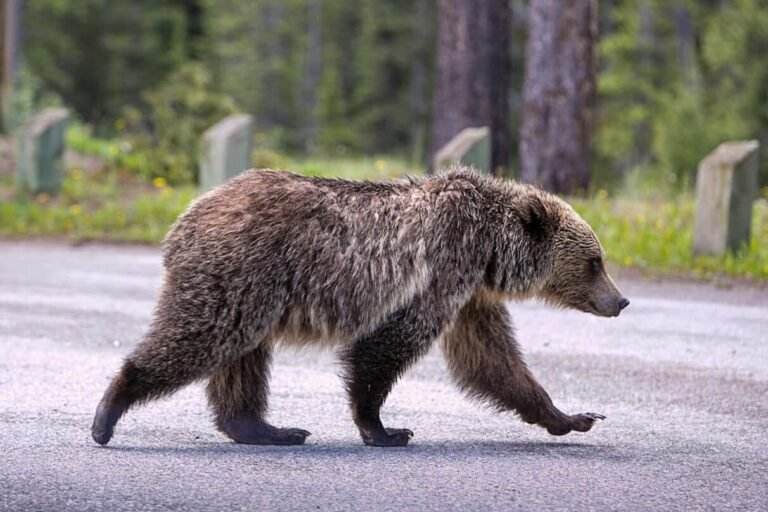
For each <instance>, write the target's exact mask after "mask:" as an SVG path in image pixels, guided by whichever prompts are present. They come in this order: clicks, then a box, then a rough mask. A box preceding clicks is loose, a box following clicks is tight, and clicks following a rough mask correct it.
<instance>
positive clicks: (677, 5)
mask: <svg viewBox="0 0 768 512" xmlns="http://www.w3.org/2000/svg"><path fill="white" fill-rule="evenodd" d="M499 3H502V4H505V5H502V6H501V7H500V9H502V10H503V11H505V13H506V17H505V18H504V19H503V22H504V23H506V24H507V25H508V27H507V28H508V30H506V31H503V32H506V34H507V36H508V37H506V41H504V40H501V43H502V44H505V46H506V49H507V51H506V58H507V65H508V73H507V75H508V76H506V77H503V79H502V80H501V81H502V82H504V83H502V85H503V89H502V92H501V95H502V96H503V100H504V103H506V107H507V108H505V109H503V115H505V116H506V117H507V122H508V123H509V126H510V128H509V129H508V133H507V134H506V135H507V137H506V139H505V140H506V145H508V149H507V151H508V153H509V155H508V157H507V158H506V159H505V160H506V161H505V165H504V167H505V171H506V172H507V173H508V174H509V175H512V176H515V175H517V174H518V169H519V162H520V124H521V117H522V115H521V114H522V111H523V109H524V98H523V84H524V78H525V70H526V63H525V61H526V42H527V41H528V39H529V12H528V11H529V9H531V8H532V5H529V2H526V1H523V0H509V1H507V0H503V1H502V2H499V1H495V2H494V1H483V2H478V3H474V2H461V1H456V0H454V1H452V2H451V1H443V0H440V1H437V0H408V1H405V0H388V1H386V2H381V1H377V0H357V1H335V0H334V1H331V0H216V1H214V0H162V1H158V0H152V1H150V0H110V1H109V2H104V1H102V0H35V1H34V2H25V3H24V4H23V9H22V24H23V30H22V31H21V32H22V34H21V44H20V66H19V67H20V72H19V73H18V76H17V78H16V80H17V81H18V82H19V83H18V87H19V88H20V89H21V91H22V94H19V95H18V97H17V100H16V101H17V103H25V104H20V105H17V108H16V122H23V120H24V116H25V114H26V113H28V112H30V111H32V110H34V109H36V108H39V106H40V105H42V104H50V103H56V102H59V103H61V104H64V105H67V106H69V107H70V108H72V109H73V110H74V112H75V113H76V115H77V117H78V118H79V119H80V120H81V121H82V122H83V123H85V124H86V125H88V126H92V127H93V131H94V133H95V134H97V135H98V136H100V137H115V136H118V135H121V132H128V133H127V134H128V135H130V136H131V137H133V138H135V139H137V140H140V141H141V140H144V141H146V142H147V143H150V142H151V143H152V144H153V145H154V146H156V147H158V146H161V147H165V148H169V149H173V148H176V147H179V149H182V150H185V149H188V146H189V143H188V141H185V140H184V139H185V138H187V139H191V138H192V134H193V133H196V132H197V131H200V130H201V129H202V128H204V125H205V124H206V123H207V122H209V121H210V120H211V119H214V118H216V117H217V116H219V115H221V113H222V112H229V111H235V110H238V111H243V112H249V113H252V114H253V115H254V116H255V119H256V122H257V125H258V137H257V139H258V143H259V145H260V147H262V148H263V149H264V150H268V151H271V152H275V153H278V154H310V155H330V156H337V155H398V156H400V157H402V158H405V159H406V160H408V161H410V162H411V163H412V165H413V166H414V167H424V166H426V165H427V163H428V161H429V155H430V154H431V152H433V151H434V144H433V141H432V138H433V135H434V132H436V131H437V130H435V124H434V123H433V120H434V119H436V118H437V117H439V115H440V111H441V110H442V108H441V104H440V103H439V102H436V101H434V98H435V95H436V94H439V90H440V87H439V78H440V77H439V76H438V73H437V71H438V69H437V68H438V65H437V61H438V58H437V56H438V54H439V52H438V47H439V42H440V41H444V39H440V38H439V37H438V35H439V34H438V18H439V16H440V11H441V10H442V11H445V10H447V9H450V8H454V9H459V10H460V9H462V8H463V9H468V10H470V11H471V10H473V9H475V7H476V6H477V5H481V4H491V5H490V7H488V8H491V9H494V8H496V9H498V8H499V7H498V4H499ZM536 3H538V4H543V5H541V6H540V7H539V8H543V9H559V8H560V6H559V5H558V4H559V2H536V1H533V2H530V4H536ZM577 3H578V2H577ZM583 3H586V4H589V3H592V2H583ZM595 3H596V2H595ZM452 4H453V7H452ZM493 4H497V5H496V6H494V5H493ZM596 4H597V3H596ZM461 14H462V13H461V12H458V13H457V15H461ZM493 16H494V19H496V25H490V26H487V27H486V30H487V31H490V32H493V33H492V34H491V37H496V41H499V38H498V37H497V36H496V32H500V31H499V30H498V27H497V25H498V18H499V16H498V14H497V13H495V14H494V15H493ZM592 16H593V17H594V18H595V19H594V23H596V25H597V34H596V35H597V37H596V38H595V41H594V45H595V48H593V49H592V50H591V51H593V52H594V55H595V57H596V61H597V62H596V77H595V81H596V83H595V84H594V86H595V89H596V94H595V99H594V101H593V102H592V103H593V105H591V106H589V108H590V110H593V112H590V113H589V115H590V116H591V117H592V120H593V122H592V126H591V133H590V140H589V146H590V147H589V149H590V152H591V155H590V156H591V162H590V169H591V174H592V177H593V184H597V185H598V186H601V187H605V186H608V187H610V186H612V185H615V184H617V183H625V182H626V180H627V179H630V180H632V179H634V180H635V181H634V182H637V181H638V180H640V181H643V182H647V181H650V182H651V183H659V182H663V183H664V184H665V186H667V185H668V186H672V187H689V186H690V184H691V181H692V179H693V176H694V172H695V169H696V165H697V163H698V161H699V160H700V159H701V158H703V156H704V155H706V154H707V153H708V152H709V151H710V150H711V149H712V148H714V147H715V146H716V145H717V144H718V143H719V142H722V141H724V140H731V139H744V138H750V139H751V138H759V139H760V140H762V141H763V142H764V143H763V144H762V147H763V148H764V149H763V152H764V155H765V154H766V153H765V148H766V147H768V144H765V142H766V134H768V66H764V65H760V63H761V61H762V59H764V58H765V55H766V54H767V52H768V5H767V3H766V2H765V0H740V1H727V0H698V1H696V0H675V1H662V0H607V1H600V2H599V6H598V7H597V9H596V12H595V13H593V14H592ZM544 28H546V27H544ZM470 29H471V27H470ZM538 29H540V27H539V28H537V30H538ZM482 30H483V27H479V30H478V31H476V32H474V35H475V38H477V39H482V37H484V36H483V34H482ZM537 35H540V34H538V33H537ZM167 98H171V99H172V101H164V99H167ZM495 108H498V105H497V107H495ZM163 160H168V161H167V162H165V167H164V169H163V170H158V171H157V172H158V173H161V174H165V175H167V176H166V177H170V178H172V179H175V178H176V175H179V176H180V177H183V176H188V174H189V173H187V172H180V171H178V170H176V169H174V166H176V165H190V162H185V159H184V158H181V159H180V160H181V163H180V164H179V163H178V162H175V160H174V158H171V157H170V156H167V157H166V158H164V159H163ZM176 160H178V159H176ZM761 160H762V176H763V183H765V177H766V176H767V175H768V158H762V159H761ZM634 182H633V183H634Z"/></svg>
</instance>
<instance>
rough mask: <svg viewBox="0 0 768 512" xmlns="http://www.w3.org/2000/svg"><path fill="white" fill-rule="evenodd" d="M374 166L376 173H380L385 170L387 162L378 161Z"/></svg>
mask: <svg viewBox="0 0 768 512" xmlns="http://www.w3.org/2000/svg"><path fill="white" fill-rule="evenodd" d="M374 166H375V167H376V170H377V171H379V172H381V171H383V170H384V169H386V168H387V162H386V160H381V159H379V160H376V162H375V163H374Z"/></svg>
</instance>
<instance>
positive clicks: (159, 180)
mask: <svg viewBox="0 0 768 512" xmlns="http://www.w3.org/2000/svg"><path fill="white" fill-rule="evenodd" d="M152 184H153V185H154V186H155V187H156V188H163V187H165V186H166V185H167V184H168V183H167V182H166V181H165V178H159V177H158V178H155V179H153V180H152Z"/></svg>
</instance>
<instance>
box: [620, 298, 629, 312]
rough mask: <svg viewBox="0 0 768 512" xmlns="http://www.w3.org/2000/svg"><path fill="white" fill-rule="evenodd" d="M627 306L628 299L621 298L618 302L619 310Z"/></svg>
mask: <svg viewBox="0 0 768 512" xmlns="http://www.w3.org/2000/svg"><path fill="white" fill-rule="evenodd" d="M627 306H629V299H628V298H626V297H622V298H621V300H620V301H619V309H624V308H625V307H627Z"/></svg>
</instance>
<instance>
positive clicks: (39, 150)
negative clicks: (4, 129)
mask: <svg viewBox="0 0 768 512" xmlns="http://www.w3.org/2000/svg"><path fill="white" fill-rule="evenodd" d="M68 118H69V113H68V112H67V111H66V110H65V109H61V108H51V109H46V110H44V111H42V112H40V113H39V114H37V115H36V116H35V117H33V118H32V120H31V121H30V122H29V123H27V124H26V125H25V126H24V127H23V128H22V130H21V135H20V140H19V157H18V164H17V167H18V180H17V184H18V186H19V188H21V189H22V190H27V191H30V192H33V193H38V192H57V191H58V190H59V188H60V187H61V177H62V175H63V173H64V145H65V139H64V136H65V134H66V131H67V120H68Z"/></svg>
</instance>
